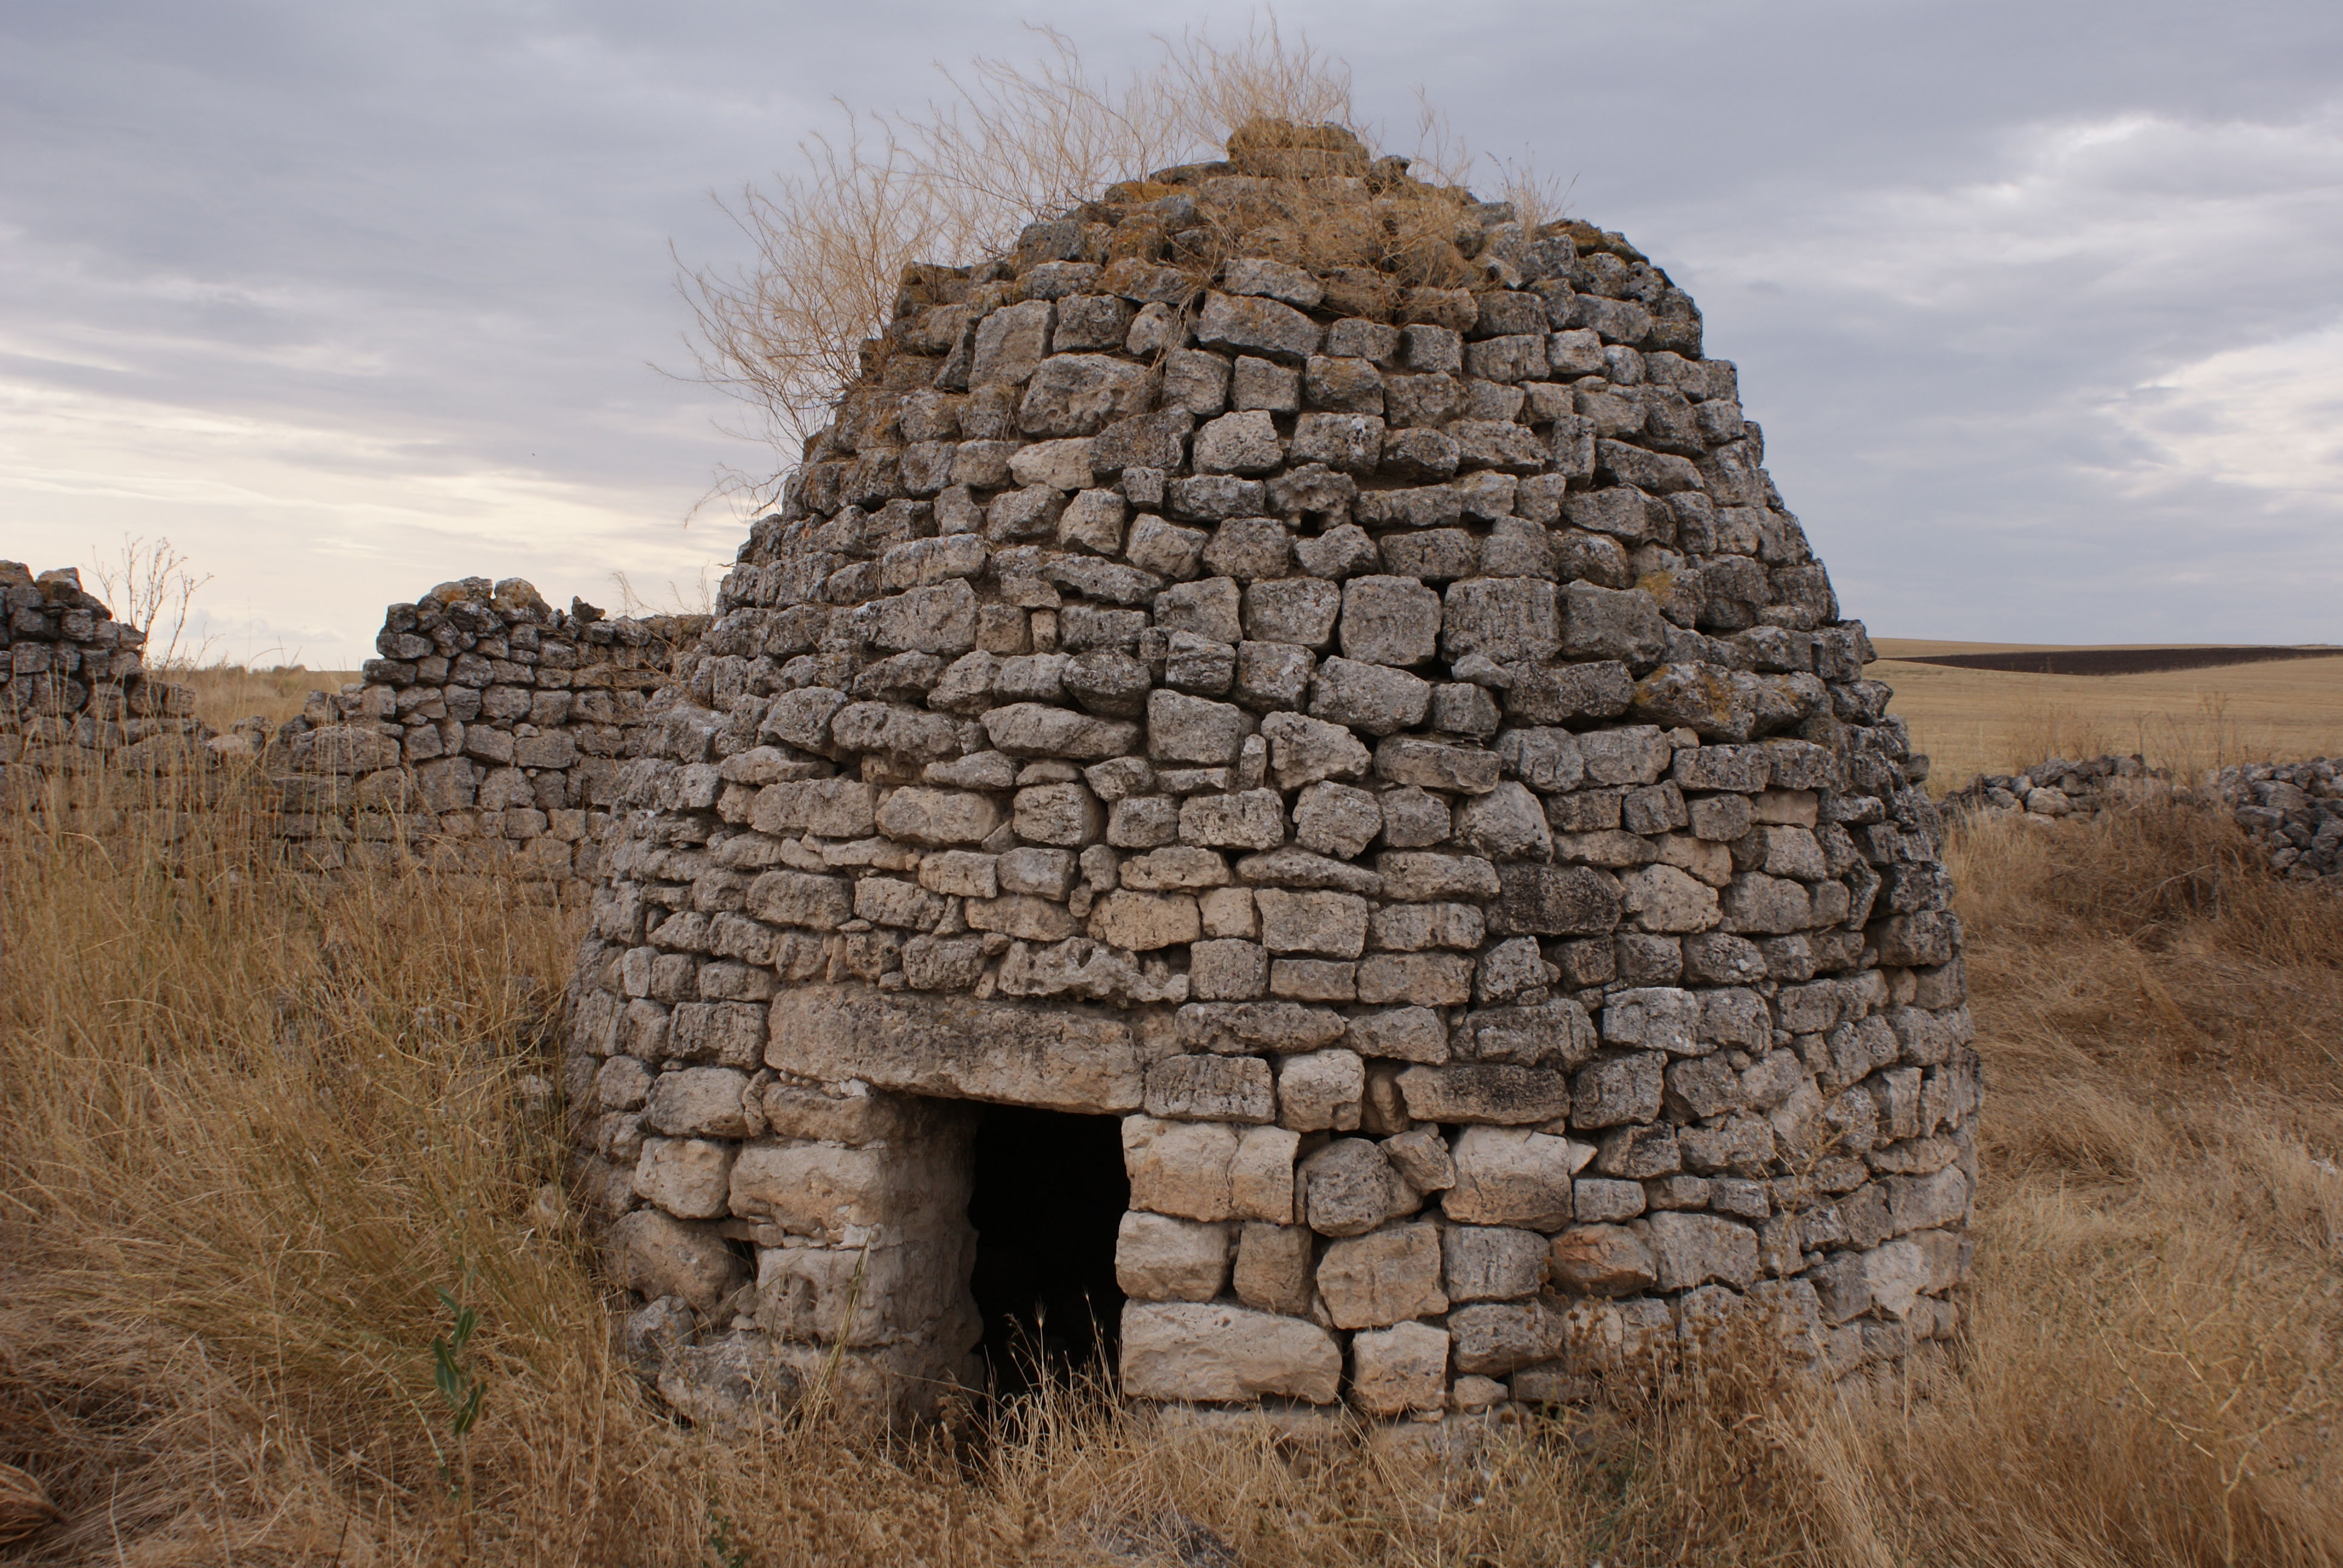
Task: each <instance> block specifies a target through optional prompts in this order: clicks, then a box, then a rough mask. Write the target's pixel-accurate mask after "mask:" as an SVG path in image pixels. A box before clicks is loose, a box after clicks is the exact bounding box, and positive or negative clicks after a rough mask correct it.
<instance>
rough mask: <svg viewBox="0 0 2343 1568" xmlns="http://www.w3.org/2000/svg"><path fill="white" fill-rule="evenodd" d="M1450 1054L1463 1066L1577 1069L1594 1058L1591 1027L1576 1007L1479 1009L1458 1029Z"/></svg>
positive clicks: (1549, 1004)
mask: <svg viewBox="0 0 2343 1568" xmlns="http://www.w3.org/2000/svg"><path fill="white" fill-rule="evenodd" d="M1453 1048H1454V1050H1455V1054H1456V1055H1457V1056H1458V1057H1460V1058H1462V1059H1463V1060H1468V1061H1496V1062H1512V1063H1513V1064H1515V1065H1517V1066H1522V1067H1560V1068H1563V1069H1565V1070H1567V1069H1570V1068H1574V1067H1577V1066H1578V1065H1579V1064H1580V1063H1582V1062H1584V1061H1585V1060H1587V1059H1588V1058H1589V1057H1591V1056H1593V1055H1594V1050H1595V1036H1594V1023H1593V1021H1592V1020H1589V1019H1588V1018H1587V1016H1586V1010H1585V1009H1584V1008H1583V1007H1581V1006H1579V1005H1578V1003H1576V1002H1575V1001H1572V1000H1568V999H1564V1000H1560V1001H1546V1002H1541V1003H1539V1004H1538V1005H1537V1006H1535V1007H1492V1008H1482V1009H1480V1010H1477V1011H1474V1012H1473V1013H1470V1014H1467V1015H1466V1016H1465V1017H1464V1018H1463V1019H1462V1020H1459V1021H1458V1023H1457V1027H1456V1030H1455V1039H1454V1041H1453Z"/></svg>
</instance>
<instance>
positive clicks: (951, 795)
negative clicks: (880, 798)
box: [769, 787, 1001, 874]
mask: <svg viewBox="0 0 2343 1568" xmlns="http://www.w3.org/2000/svg"><path fill="white" fill-rule="evenodd" d="M876 822H877V826H878V829H879V830H880V832H882V833H884V834H886V835H887V836H888V837H889V838H890V839H900V841H902V842H904V843H907V844H920V845H931V846H936V847H941V846H944V845H950V844H980V843H982V842H983V841H984V840H985V839H988V838H990V837H991V836H992V834H993V832H994V831H995V830H997V829H999V828H1000V827H1001V807H1000V806H999V804H998V803H997V802H995V801H994V800H993V799H992V798H991V797H990V796H987V795H979V794H975V793H973V792H971V791H969V790H963V789H925V788H920V787H913V788H910V789H898V790H896V791H895V792H894V793H893V794H891V795H890V796H888V797H887V800H886V803H885V804H884V805H882V806H880V808H879V811H878V815H877V819H876ZM769 874H771V873H769Z"/></svg>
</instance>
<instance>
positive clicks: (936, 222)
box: [679, 17, 1564, 490]
mask: <svg viewBox="0 0 2343 1568" xmlns="http://www.w3.org/2000/svg"><path fill="white" fill-rule="evenodd" d="M1033 31H1035V32H1036V33H1037V34H1038V35H1039V36H1040V39H1041V50H1040V52H1039V54H1038V56H1037V57H1036V58H1035V59H1034V60H1032V61H1031V62H1030V63H1021V62H1017V61H1011V60H1006V59H984V60H979V61H977V62H975V63H974V64H973V65H971V66H970V68H969V69H968V70H967V71H966V72H965V73H963V74H959V75H955V74H954V73H952V72H950V71H943V72H941V75H942V76H943V80H944V84H945V88H946V90H945V92H944V94H943V95H941V96H940V97H939V98H937V99H935V100H932V101H930V103H929V104H928V105H927V106H926V107H925V108H924V109H923V110H921V111H920V112H916V113H906V114H898V115H887V114H860V113H857V112H855V111H854V110H852V109H849V108H845V107H844V106H841V112H842V113H843V114H844V116H845V124H844V126H843V128H842V129H841V130H840V132H839V133H838V134H837V135H836V136H813V137H810V138H809V139H808V140H807V141H806V142H804V143H802V144H800V146H799V149H798V152H799V160H798V166H796V168H794V169H793V170H790V171H785V172H781V173H779V174H777V175H776V176H774V178H773V180H772V182H771V183H770V184H769V185H767V186H762V187H759V186H749V187H747V188H746V189H744V190H743V191H742V193H741V195H740V196H739V199H738V201H737V202H736V203H734V204H732V205H730V206H727V207H726V209H725V210H726V212H727V214H728V215H729V216H730V217H731V218H732V220H733V222H734V223H735V224H736V225H737V226H739V229H740V231H741V233H742V235H743V236H745V237H746V239H747V240H748V241H749V246H750V247H751V249H752V251H753V252H754V257H755V259H754V260H753V261H751V262H750V263H749V264H748V265H746V266H741V267H738V268H734V269H730V270H726V269H723V268H717V267H688V266H687V267H681V268H680V276H679V283H680V286H681V289H682V292H683V295H684V297H685V298H686V300H687V301H688V302H689V305H690V307H691V309H692V312H693V316H694V319H695V326H696V329H697V338H698V341H697V343H696V345H695V347H694V350H693V352H694V354H695V356H696V360H697V367H698V371H699V377H700V378H701V379H703V380H705V381H707V382H708V383H709V385H711V386H714V387H719V388H720V389H721V390H723V391H725V392H727V393H729V394H730V395H731V396H733V397H736V398H738V399H739V401H740V402H741V403H742V404H744V405H745V406H746V407H747V408H748V409H749V417H750V421H751V426H752V427H751V428H750V429H749V430H747V431H744V432H742V433H743V434H747V435H750V436H753V437H758V438H760V439H763V440H765V441H767V442H769V444H770V445H772V446H773V447H774V448H775V449H776V451H777V452H778V453H779V455H780V458H781V462H782V466H783V467H785V468H786V467H789V466H790V465H792V464H794V463H795V461H796V459H797V454H798V452H799V449H800V448H801V447H802V446H803V444H804V442H805V441H806V439H807V438H808V437H810V436H811V435H812V434H813V433H814V432H815V431H816V430H817V429H819V428H820V427H821V426H822V425H824V424H826V423H827V422H828V419H829V414H830V408H831V407H832V406H833V405H834V404H835V402H836V401H837V398H838V397H839V395H840V392H841V390H842V389H843V388H844V387H847V386H848V385H849V384H850V383H851V382H852V381H853V380H855V379H856V377H859V376H861V375H863V374H865V373H866V372H869V371H870V370H871V369H873V368H874V363H873V359H872V356H873V355H874V354H879V353H883V352H884V345H883V342H882V340H881V339H880V331H881V328H882V327H884V326H885V325H886V323H887V320H888V318H889V317H890V315H891V313H892V311H893V309H894V306H895V302H896V298H897V290H898V288H899V286H900V284H899V280H901V279H905V278H906V277H907V273H906V268H908V267H910V266H913V265H914V264H917V263H926V262H939V261H940V262H946V263H952V264H958V265H969V264H972V263H976V262H980V261H984V260H987V259H990V258H994V257H998V256H1002V255H1005V254H1006V253H1007V252H1008V251H1009V250H1010V248H1011V246H1012V245H1013V243H1014V241H1015V239H1016V236H1017V235H1018V233H1019V231H1020V230H1021V228H1022V227H1023V226H1025V225H1026V224H1028V223H1030V222H1031V221H1033V220H1034V219H1035V218H1037V217H1041V216H1054V215H1057V214H1060V213H1062V212H1068V211H1072V210H1075V209H1079V208H1082V207H1083V206H1085V204H1089V203H1092V202H1095V201H1096V200H1097V199H1098V198H1099V197H1100V196H1101V193H1102V192H1104V193H1112V194H1114V195H1116V196H1120V197H1121V198H1122V199H1125V200H1128V201H1131V202H1144V201H1151V200H1153V199H1155V198H1157V197H1160V196H1165V195H1168V194H1170V191H1171V190H1172V187H1171V186H1151V185H1149V184H1148V183H1147V181H1146V178H1145V176H1147V175H1149V174H1150V173H1151V172H1156V171H1160V170H1161V169H1164V168H1167V167H1171V166H1179V165H1182V164H1185V163H1192V162H1198V161H1211V160H1217V159H1220V158H1222V156H1224V154H1227V153H1243V152H1251V153H1252V154H1254V155H1256V157H1255V161H1254V166H1253V168H1252V169H1251V170H1249V172H1262V170H1264V169H1266V170H1268V171H1269V172H1270V177H1267V178H1265V179H1263V180H1262V183H1261V184H1260V186H1259V187H1258V190H1257V194H1256V196H1255V198H1254V199H1253V200H1252V201H1249V202H1247V203H1245V204H1242V206H1239V207H1237V208H1236V209H1234V210H1233V211H1226V212H1222V213H1219V214H1217V215H1214V216H1213V221H1212V222H1211V223H1210V224H1208V225H1207V226H1206V227H1207V229H1208V230H1209V231H1210V233H1209V239H1208V240H1206V241H1205V242H1204V243H1202V246H1201V247H1196V248H1191V249H1188V250H1186V251H1183V252H1181V253H1179V254H1176V255H1170V256H1168V257H1167V259H1169V260H1171V261H1172V262H1173V263H1174V264H1176V265H1179V266H1183V267H1187V268H1189V269H1191V270H1192V271H1193V272H1194V273H1195V274H1196V276H1197V277H1198V279H1199V281H1200V282H1202V280H1203V279H1204V278H1206V277H1208V276H1210V274H1211V272H1212V268H1213V267H1214V266H1216V265H1217V264H1218V262H1219V260H1220V259H1222V257H1224V256H1228V255H1232V254H1238V253H1239V251H1240V247H1242V253H1244V254H1256V255H1269V256H1277V257H1279V258H1281V259H1285V260H1290V261H1294V262H1297V263H1302V264H1305V265H1309V266H1312V267H1313V268H1314V269H1317V270H1320V271H1324V270H1327V269H1330V268H1336V267H1350V268H1356V269H1359V270H1360V271H1362V272H1363V273H1364V274H1366V275H1369V276H1367V277H1366V278H1365V279H1364V280H1363V282H1364V283H1365V284H1366V285H1368V286H1370V288H1371V291H1372V289H1373V288H1381V289H1383V290H1384V291H1386V292H1390V293H1393V294H1394V295H1395V292H1396V290H1397V289H1398V288H1400V287H1403V286H1408V285H1411V284H1438V285H1442V286H1456V285H1463V284H1469V283H1472V282H1473V281H1475V275H1474V274H1473V271H1472V269H1471V268H1470V267H1468V266H1466V265H1465V264H1464V261H1463V256H1461V255H1460V254H1457V251H1456V246H1455V244H1454V241H1455V239H1456V236H1457V233H1458V227H1459V224H1460V221H1461V220H1462V218H1463V209H1464V207H1465V206H1466V205H1467V204H1468V203H1469V202H1470V201H1471V199H1472V198H1471V196H1470V195H1469V193H1467V192H1466V191H1464V190H1463V188H1462V185H1461V181H1462V179H1463V173H1464V171H1465V170H1466V169H1467V168H1469V167H1470V166H1471V163H1472V160H1471V158H1470V156H1469V155H1468V154H1466V153H1465V151H1464V150H1463V146H1462V145H1461V144H1460V143H1458V142H1457V141H1456V139H1455V138H1454V136H1453V135H1452V134H1450V132H1449V131H1448V129H1447V126H1446V125H1445V122H1444V121H1443V120H1442V119H1440V117H1439V116H1437V115H1435V114H1433V113H1432V112H1431V111H1430V110H1429V109H1428V108H1427V109H1426V110H1425V111H1424V112H1423V116H1422V121H1421V124H1420V125H1419V126H1418V140H1419V143H1420V144H1421V145H1420V147H1419V150H1418V152H1417V154H1416V156H1415V157H1414V159H1413V162H1414V163H1415V164H1416V165H1417V166H1419V167H1420V168H1421V169H1423V171H1424V172H1425V173H1428V174H1429V175H1430V176H1432V178H1431V181H1430V182H1429V183H1427V182H1425V181H1423V180H1399V179H1397V178H1396V176H1395V175H1393V169H1392V166H1388V165H1386V166H1383V167H1382V169H1381V171H1380V172H1381V173H1383V175H1385V176H1391V177H1388V178H1384V179H1382V180H1379V181H1378V184H1377V192H1378V197H1379V199H1378V200H1377V201H1376V202H1375V203H1374V205H1373V207H1372V208H1369V207H1367V206H1365V205H1364V204H1363V202H1362V201H1361V200H1360V197H1361V196H1362V195H1363V192H1362V191H1360V190H1359V189H1357V188H1356V186H1355V182H1354V181H1353V182H1352V183H1348V184H1346V183H1344V182H1342V180H1340V179H1336V180H1332V181H1330V180H1328V179H1326V178H1323V177H1319V178H1312V177H1308V176H1312V175H1316V176H1327V175H1334V176H1366V175H1367V174H1368V173H1369V172H1370V156H1369V155H1367V154H1365V153H1364V152H1363V151H1362V149H1363V148H1365V147H1367V146H1372V145H1373V143H1374V142H1375V141H1376V140H1377V137H1376V136H1375V134H1374V132H1373V129H1372V128H1371V127H1368V126H1363V125H1362V124H1361V122H1360V119H1359V116H1358V114H1357V112H1356V108H1355V106H1354V104H1353V98H1352V92H1351V80H1350V72H1349V69H1348V67H1347V66H1345V65H1342V63H1341V62H1340V61H1338V60H1335V59H1333V58H1332V57H1330V56H1328V55H1323V54H1322V53H1320V52H1319V51H1318V50H1316V49H1315V48H1313V47H1312V45H1310V44H1309V42H1308V41H1307V40H1306V39H1302V38H1292V39H1289V38H1288V37H1287V36H1286V35H1285V34H1284V33H1282V31H1281V30H1280V28H1279V26H1278V25H1277V23H1276V21H1275V19H1274V18H1273V17H1271V18H1267V19H1263V20H1256V21H1255V22H1254V23H1253V25H1252V26H1251V27H1250V28H1249V30H1248V31H1247V32H1246V34H1245V35H1244V36H1243V37H1242V39H1241V40H1240V41H1238V42H1236V43H1234V44H1232V45H1219V44H1216V43H1214V42H1212V39H1211V38H1210V37H1209V35H1207V34H1206V33H1205V32H1204V31H1203V30H1202V28H1195V29H1191V30H1190V31H1188V32H1187V33H1185V34H1183V35H1182V37H1181V38H1180V39H1179V40H1177V41H1173V40H1171V39H1159V40H1158V43H1159V46H1160V53H1159V55H1157V57H1156V59H1155V60H1154V62H1153V63H1152V64H1151V65H1149V66H1148V67H1146V68H1144V69H1141V70H1135V71H1133V72H1131V74H1129V75H1126V76H1124V77H1121V78H1120V79H1118V78H1114V77H1111V76H1109V75H1104V74H1101V73H1099V72H1096V71H1094V70H1092V69H1091V67H1090V66H1089V65H1087V64H1086V63H1085V62H1084V61H1083V59H1082V57H1081V52H1080V51H1079V50H1078V49H1077V48H1076V47H1075V45H1074V44H1073V43H1072V41H1071V39H1069V38H1068V37H1066V36H1065V35H1063V34H1061V33H1058V32H1055V31H1052V30H1051V29H1047V28H1036V29H1033ZM1249 127H1250V130H1249ZM1272 127H1274V128H1273V129H1272ZM1264 131H1267V132H1268V134H1269V135H1270V136H1271V137H1272V140H1274V141H1275V142H1276V145H1275V146H1271V145H1269V144H1268V143H1263V142H1262V141H1261V140H1260V137H1261V136H1262V133H1263V132H1264ZM1249 134H1250V135H1252V136H1254V138H1255V140H1254V143H1253V144H1252V145H1250V146H1248V145H1247V144H1246V142H1245V140H1244V138H1245V137H1246V136H1247V135H1249ZM1281 150H1282V151H1285V152H1288V153H1296V152H1298V153H1302V154H1306V155H1318V156H1305V157H1302V158H1299V159H1296V158H1291V157H1289V158H1287V159H1285V160H1284V165H1285V166H1284V167H1283V169H1282V172H1279V171H1278V170H1277V168H1276V166H1277V165H1278V163H1279V160H1278V158H1277V157H1276V156H1274V155H1275V154H1276V153H1278V152H1280V151H1281ZM1262 155H1269V156H1262ZM1404 162H1405V160H1403V164H1402V166H1404ZM1497 172H1498V176H1499V184H1501V185H1502V186H1503V187H1504V193H1503V194H1504V195H1505V196H1507V197H1508V198H1509V199H1513V200H1515V201H1517V203H1518V204H1520V206H1521V207H1522V210H1523V214H1524V216H1527V217H1528V219H1529V220H1530V221H1531V223H1532V224H1533V226H1534V224H1536V223H1539V222H1544V221H1546V220H1548V219H1556V218H1559V217H1560V216H1561V206H1562V201H1563V196H1564V191H1563V190H1562V189H1561V188H1560V187H1559V186H1557V185H1556V184H1555V183H1554V182H1553V181H1551V180H1549V179H1545V178H1544V177H1542V176H1539V175H1538V174H1537V173H1536V171H1535V170H1534V168H1533V167H1532V166H1530V165H1529V163H1528V161H1527V158H1526V155H1525V156H1524V159H1523V162H1522V163H1521V164H1519V165H1513V164H1500V165H1499V166H1498V170H1497ZM1384 279H1388V281H1387V282H1385V281H1382V280H1384ZM1362 303H1363V307H1364V308H1369V309H1372V308H1373V307H1374V304H1375V302H1374V301H1373V299H1367V300H1363V302H1362ZM1384 303H1386V304H1387V303H1388V301H1385V302H1384ZM748 487H749V488H750V489H752V490H758V489H759V488H760V486H759V485H758V484H754V483H751V484H749V485H748Z"/></svg>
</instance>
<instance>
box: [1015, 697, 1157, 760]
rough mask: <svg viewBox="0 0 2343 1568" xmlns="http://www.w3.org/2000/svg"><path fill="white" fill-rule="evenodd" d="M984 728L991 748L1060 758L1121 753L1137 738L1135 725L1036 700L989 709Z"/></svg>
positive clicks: (1018, 754) (1092, 757)
mask: <svg viewBox="0 0 2343 1568" xmlns="http://www.w3.org/2000/svg"><path fill="white" fill-rule="evenodd" d="M984 730H985V734H986V735H987V736H989V737H990V739H991V741H992V744H993V746H994V747H995V748H997V749H1000V750H1002V751H1006V752H1008V753H1009V754H1010V755H1011V756H1012V757H1063V758H1070V759H1073V760H1075V761H1077V762H1101V761H1104V760H1105V759H1107V758H1110V757H1121V756H1124V755H1126V754H1127V753H1130V752H1131V751H1132V750H1134V749H1136V747H1137V745H1138V741H1139V726H1137V725H1136V724H1130V723H1125V722H1122V721H1121V720H1117V719H1093V718H1091V716H1089V715H1088V714H1082V713H1075V712H1073V711H1071V709H1063V708H1051V707H1049V706H1047V705H1045V704H1042V703H1038V702H1019V703H1011V705H1009V706H1008V707H1006V708H996V709H992V710H991V711H990V712H989V713H987V714H986V715H985V716H984Z"/></svg>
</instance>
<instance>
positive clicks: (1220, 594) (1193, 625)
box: [1134, 534, 1244, 711]
mask: <svg viewBox="0 0 2343 1568" xmlns="http://www.w3.org/2000/svg"><path fill="white" fill-rule="evenodd" d="M1134 537H1135V535H1134ZM1196 538H1197V540H1198V543H1197V546H1196V548H1197V549H1198V551H1199V552H1201V551H1202V549H1203V544H1202V539H1203V536H1202V535H1201V534H1199V535H1197V536H1196ZM1242 604H1243V598H1242V590H1241V589H1239V588H1238V587H1237V584H1236V580H1235V579H1234V578H1225V577H1213V578H1204V579H1202V581H1200V582H1183V583H1181V584H1178V585H1177V586H1175V587H1172V588H1165V589H1164V590H1163V591H1162V592H1161V593H1160V594H1158V595H1156V596H1155V624H1156V626H1157V627H1158V628H1160V629H1161V630H1163V631H1165V632H1182V631H1185V632H1192V633H1193V634H1195V635H1196V636H1198V637H1201V638H1207V639H1209V640H1211V641H1213V642H1225V643H1233V642H1236V641H1237V640H1239V639H1240V638H1242V637H1243V636H1244V628H1243V622H1242V615H1241V607H1242ZM1167 711H1168V710H1167Z"/></svg>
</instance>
